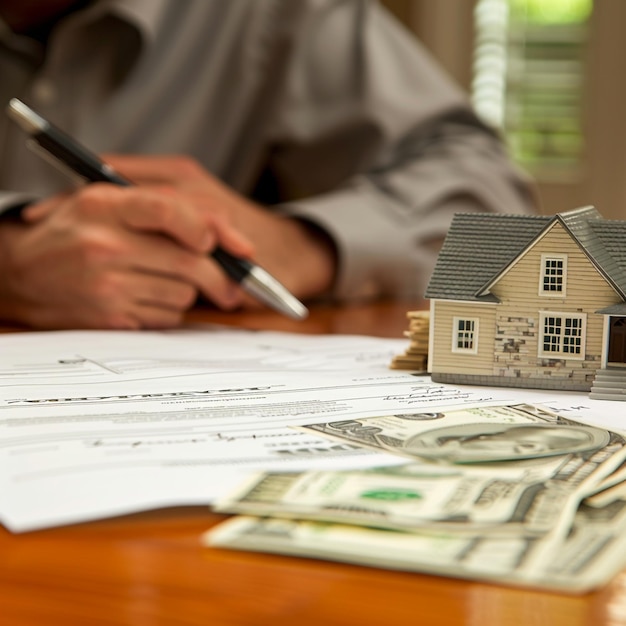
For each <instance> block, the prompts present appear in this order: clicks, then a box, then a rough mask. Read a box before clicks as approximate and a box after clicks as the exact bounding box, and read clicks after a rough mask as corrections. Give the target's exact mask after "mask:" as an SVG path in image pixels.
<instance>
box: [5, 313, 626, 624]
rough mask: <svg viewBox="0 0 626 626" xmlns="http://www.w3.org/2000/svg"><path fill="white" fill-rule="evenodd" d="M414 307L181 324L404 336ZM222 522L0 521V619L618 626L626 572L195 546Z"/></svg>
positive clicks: (191, 511) (192, 515)
mask: <svg viewBox="0 0 626 626" xmlns="http://www.w3.org/2000/svg"><path fill="white" fill-rule="evenodd" d="M417 306H418V305H417V304H415V303H406V302H404V303H402V302H400V303H395V304H386V303H379V304H373V305H357V306H349V307H345V308H341V309H333V308H331V307H325V306H319V307H318V308H316V309H314V310H313V312H312V315H311V317H310V319H309V320H307V321H305V322H290V321H289V320H285V319H283V318H281V317H280V316H277V315H274V314H271V313H246V314H237V315H232V314H228V315H226V314H221V313H216V312H206V311H204V312H203V311H200V312H198V311H196V312H194V313H193V314H192V315H190V317H189V320H190V322H191V323H198V322H207V321H210V322H218V323H229V324H232V325H236V326H240V327H246V328H264V329H275V330H289V331H301V332H306V333H362V334H371V335H378V336H388V337H402V331H403V330H404V329H405V328H406V327H407V320H406V311H407V310H409V309H411V308H416V307H417ZM407 345H408V344H407ZM222 519H224V517H223V516H219V515H215V514H212V513H211V512H209V510H208V509H207V508H206V507H184V508H176V509H167V510H161V511H151V512H146V513H141V514H136V515H129V516H125V517H121V518H116V519H109V520H102V521H98V522H91V523H86V524H79V525H74V526H67V527H62V528H52V529H48V530H42V531H36V532H30V533H26V534H21V535H12V534H10V533H8V532H7V531H5V530H3V529H2V528H0V625H2V626H24V625H29V626H30V625H32V626H47V625H55V626H56V625H58V626H74V625H80V626H105V625H110V624H116V625H120V624H129V625H133V626H161V625H164V626H165V625H167V626H192V625H193V626H196V625H197V626H201V625H202V626H209V625H210V626H230V625H241V624H246V625H254V626H264V625H266V624H267V625H274V626H281V625H289V626H294V625H295V626H308V625H315V626H331V625H342V626H343V625H355V626H356V625H359V626H369V625H371V626H382V625H386V624H398V625H400V624H402V625H403V624H411V625H419V626H431V625H437V626H439V625H441V626H451V625H457V624H466V625H468V626H509V625H516V624H523V625H524V626H535V625H537V626H560V625H563V626H565V625H567V626H581V625H583V624H584V625H588V626H602V625H607V626H608V625H611V626H613V625H616V624H626V576H625V575H620V576H618V577H617V578H616V579H615V580H614V581H613V583H612V584H611V585H609V586H608V587H606V588H604V589H602V590H601V591H598V592H596V593H592V594H587V595H585V596H567V595H561V594H556V593H547V592H541V591H529V590H522V589H515V588H507V587H504V586H498V585H487V584H482V583H473V582H467V581H460V580H453V579H448V578H440V577H435V576H423V575H418V574H410V573H402V572H392V571H384V570H378V569H373V568H366V567H358V566H351V565H343V564H339V563H328V562H322V561H314V560H307V559H299V558H293V557H280V556H273V555H264V554H256V553H254V554H253V553H245V552H236V551H229V550H218V549H209V548H204V547H202V546H201V545H200V541H199V538H200V535H201V533H202V532H203V531H205V530H206V529H208V528H209V527H210V526H212V525H213V524H215V523H217V522H219V521H221V520H222Z"/></svg>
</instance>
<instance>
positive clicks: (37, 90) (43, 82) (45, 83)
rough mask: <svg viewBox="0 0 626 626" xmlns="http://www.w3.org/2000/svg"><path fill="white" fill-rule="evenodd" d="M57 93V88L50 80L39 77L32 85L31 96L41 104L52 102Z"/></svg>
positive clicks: (45, 104)
mask: <svg viewBox="0 0 626 626" xmlns="http://www.w3.org/2000/svg"><path fill="white" fill-rule="evenodd" d="M57 95H58V92H57V89H56V87H55V86H54V85H53V84H52V81H50V80H47V79H40V80H38V81H37V82H36V83H35V84H34V85H33V97H34V99H35V101H36V102H37V104H39V105H41V106H47V105H50V104H53V103H54V102H55V100H56V99H57Z"/></svg>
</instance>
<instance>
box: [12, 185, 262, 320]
mask: <svg viewBox="0 0 626 626" xmlns="http://www.w3.org/2000/svg"><path fill="white" fill-rule="evenodd" d="M218 242H219V245H221V246H222V247H224V248H225V249H226V250H228V251H229V252H231V253H232V254H235V255H238V256H243V257H250V256H251V255H252V254H253V253H254V248H253V246H252V244H251V243H250V242H249V241H248V240H247V239H246V238H245V237H244V236H243V235H241V234H240V233H239V232H238V231H237V230H236V229H235V228H234V227H233V226H232V225H230V224H229V223H228V220H227V219H226V214H225V213H222V214H218V213H217V212H212V211H206V210H199V209H198V206H197V203H196V201H195V200H194V199H193V198H192V197H191V196H190V195H189V194H185V193H184V192H176V191H175V190H172V189H171V188H168V189H155V188H142V187H130V188H126V187H124V188H121V187H115V186H113V185H108V184H93V185H88V186H87V187H84V188H81V189H79V190H78V191H75V192H73V193H69V194H64V195H59V196H55V197H53V198H49V199H47V200H44V201H42V202H40V203H38V204H36V205H33V206H31V207H28V208H27V209H25V210H24V212H23V221H22V222H17V221H12V220H8V219H7V220H5V221H2V220H0V318H2V319H5V320H10V321H15V322H20V323H24V324H27V325H30V326H33V327H39V328H118V329H137V328H162V327H172V326H176V325H177V324H179V323H180V320H181V318H182V315H183V313H184V312H185V311H186V310H187V309H188V308H189V307H190V306H191V305H192V304H193V302H194V301H195V299H196V296H197V295H198V294H199V293H201V294H203V295H204V296H205V297H206V298H208V299H210V300H212V301H213V302H214V303H215V304H216V305H217V306H219V307H221V308H224V309H232V308H234V307H237V306H240V305H241V303H242V302H243V299H244V294H243V293H242V291H241V290H240V289H239V288H238V287H237V286H236V285H235V284H234V283H232V282H231V281H230V280H228V279H227V277H226V276H225V275H224V273H223V272H222V271H221V269H220V268H219V266H218V265H217V264H216V263H215V262H214V261H213V260H212V259H211V258H210V256H209V255H208V252H209V251H210V250H211V249H213V248H214V247H215V245H216V244H217V243H218Z"/></svg>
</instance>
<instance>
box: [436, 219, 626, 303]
mask: <svg viewBox="0 0 626 626" xmlns="http://www.w3.org/2000/svg"><path fill="white" fill-rule="evenodd" d="M556 220H558V221H560V222H561V224H562V225H563V226H564V228H565V229H566V230H567V231H568V232H569V233H570V234H571V235H572V237H573V238H574V240H575V241H576V242H577V243H578V245H579V246H580V247H581V249H582V250H583V252H585V253H586V254H587V255H588V257H589V258H590V259H591V261H592V262H593V263H594V264H595V265H596V267H597V268H598V270H599V271H600V272H601V273H602V274H603V275H604V276H605V277H606V278H607V280H608V281H609V282H610V283H611V284H612V285H613V286H614V287H615V288H616V289H617V291H618V292H621V295H622V297H624V298H625V299H626V222H624V221H618V220H605V219H603V218H602V216H601V215H600V214H599V213H598V212H597V211H596V210H595V209H594V208H593V207H584V208H581V209H576V210H574V211H567V212H564V213H559V214H557V215H554V216H543V215H506V214H504V215H490V214H486V213H459V214H457V215H455V216H454V219H453V220H452V224H451V225H450V229H449V231H448V234H447V236H446V239H445V241H444V244H443V247H442V249H441V252H440V253H439V258H438V259H437V264H436V266H435V269H434V271H433V274H432V276H431V279H430V282H429V284H428V288H427V290H426V294H425V295H426V297H427V298H439V299H444V300H473V301H477V302H495V301H497V299H496V298H495V296H493V295H492V294H487V295H482V296H481V295H479V294H480V293H481V292H484V290H485V288H486V287H487V286H489V285H490V284H491V283H492V282H493V281H494V280H495V279H496V278H497V277H498V276H499V275H500V274H501V273H502V272H503V271H504V270H505V269H506V268H507V267H508V266H509V265H510V264H511V263H512V262H513V261H514V260H515V259H516V258H517V257H518V256H519V255H520V254H521V253H522V252H523V251H524V250H525V249H526V248H527V247H528V246H529V245H530V244H531V243H532V242H533V241H534V240H535V239H536V238H537V237H538V236H539V235H540V234H541V233H542V232H543V231H544V230H545V229H546V228H548V227H549V225H551V224H552V223H553V222H554V221H556Z"/></svg>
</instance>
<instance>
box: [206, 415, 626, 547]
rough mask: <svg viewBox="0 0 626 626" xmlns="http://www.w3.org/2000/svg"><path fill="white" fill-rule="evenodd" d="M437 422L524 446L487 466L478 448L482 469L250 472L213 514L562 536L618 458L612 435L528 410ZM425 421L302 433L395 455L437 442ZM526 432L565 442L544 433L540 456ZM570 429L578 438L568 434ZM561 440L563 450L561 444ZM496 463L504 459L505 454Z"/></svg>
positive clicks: (388, 419) (422, 466)
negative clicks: (371, 442)
mask: <svg viewBox="0 0 626 626" xmlns="http://www.w3.org/2000/svg"><path fill="white" fill-rule="evenodd" d="M419 415H420V416H421V415H422V414H419ZM431 417H432V416H431ZM436 419H439V420H441V422H446V423H447V424H448V425H447V426H441V427H438V428H437V429H435V430H437V431H439V432H441V431H445V432H446V433H449V432H450V431H452V430H456V431H457V432H458V431H459V430H462V428H464V427H466V426H468V424H469V425H475V426H480V427H481V428H482V429H483V431H485V432H489V433H495V432H496V431H495V426H497V427H498V428H499V429H500V430H502V429H503V428H507V429H508V430H509V431H512V432H514V433H516V436H519V437H520V439H519V440H515V441H514V445H519V446H524V447H523V448H522V449H521V452H520V455H519V457H520V458H512V459H511V460H508V461H492V460H489V461H487V460H485V459H486V458H488V459H491V458H493V455H491V453H492V450H491V448H489V447H486V448H482V447H479V448H478V449H479V450H481V451H483V450H486V451H487V453H489V454H490V456H489V457H485V456H484V455H483V456H482V457H481V458H482V459H483V462H478V459H477V458H476V457H475V456H474V457H472V460H473V462H472V463H457V464H453V463H450V462H445V461H442V460H440V459H441V456H440V455H437V456H435V457H434V458H436V459H437V461H438V462H437V463H433V462H430V463H427V462H421V463H419V462H413V463H407V464H404V465H400V466H396V467H391V468H373V469H370V470H353V471H336V472H301V473H268V474H259V475H256V476H253V477H251V478H250V479H249V480H248V481H247V482H246V483H244V484H243V485H241V487H240V488H239V489H238V490H236V491H235V492H233V493H231V494H228V495H227V496H226V497H224V498H222V499H220V500H219V501H218V502H217V503H216V504H215V508H216V509H217V510H218V511H222V512H230V513H245V514H250V515H271V516H280V517H289V518H295V517H298V518H304V519H312V520H324V521H332V522H340V523H349V524H360V525H365V526H376V527H380V528H389V529H403V530H422V529H425V528H428V527H435V528H438V529H442V528H444V527H449V528H450V529H452V528H454V529H455V530H456V531H457V532H474V531H475V530H476V529H479V528H485V527H489V528H490V529H491V532H492V533H496V532H497V533H499V534H511V533H514V534H519V533H521V532H523V533H526V534H531V535H532V534H535V535H540V534H542V533H546V532H548V531H551V530H553V529H555V528H556V529H560V530H562V531H564V530H565V529H567V528H568V527H569V524H570V523H571V520H572V518H573V515H574V513H575V511H576V508H577V507H578V504H579V502H580V500H581V499H582V498H583V497H585V496H586V495H588V494H590V493H592V492H593V491H594V490H595V489H596V486H597V485H598V484H599V483H600V482H601V481H603V479H604V478H605V477H606V476H607V475H611V474H612V473H613V472H614V470H615V469H616V468H618V467H619V466H620V465H621V464H622V463H623V461H624V456H625V455H626V447H625V440H624V438H623V437H622V435H621V434H618V433H613V432H610V431H607V430H604V429H600V428H594V427H589V426H585V425H582V424H579V423H577V422H573V421H572V420H563V418H561V417H560V416H558V415H557V414H555V413H552V412H549V411H545V410H543V409H539V408H537V407H530V406H527V405H519V406H515V407H508V406H507V407H489V408H484V409H479V410H474V409H468V410H459V411H451V412H448V413H445V414H442V417H440V418H436ZM479 420H482V421H479ZM490 420H495V421H490ZM507 420H508V421H507ZM450 422H453V424H450ZM355 423H356V424H357V426H355ZM425 423H431V424H432V419H427V420H426V419H421V417H416V416H414V415H393V416H385V417H381V418H367V419H362V420H351V421H350V426H349V428H346V427H345V424H346V422H345V421H342V422H331V423H329V424H315V425H313V426H312V427H308V428H312V429H314V430H316V431H317V432H319V431H322V430H323V431H324V432H327V431H328V430H331V429H332V430H333V432H334V431H336V430H339V431H340V432H342V433H346V432H348V433H349V435H348V438H347V439H346V440H347V441H350V442H351V443H355V442H356V441H357V439H355V438H354V437H353V436H352V434H353V433H355V432H356V433H358V436H359V437H360V436H362V433H363V431H365V432H367V433H368V434H367V435H366V437H367V438H370V439H375V441H376V442H378V441H381V442H382V445H383V446H385V447H386V448H388V447H389V446H390V441H392V442H394V443H393V445H394V446H396V447H397V448H406V447H410V445H411V444H410V443H409V444H408V446H406V445H405V444H404V442H407V441H408V442H411V441H413V440H415V439H416V438H418V437H421V438H422V439H424V440H429V441H436V440H437V438H438V437H439V436H437V437H435V438H433V437H434V436H431V435H430V434H429V433H431V431H430V430H428V426H425ZM337 424H339V426H337ZM527 425H528V426H529V427H532V429H533V435H532V436H533V437H534V436H535V434H536V433H535V431H537V430H538V432H539V434H541V435H543V434H544V430H543V427H546V428H549V429H550V430H551V431H552V430H554V431H557V432H558V431H559V429H563V432H564V433H565V435H564V437H562V438H558V437H556V435H554V436H552V435H551V440H552V439H555V440H558V442H559V444H558V445H559V448H558V449H559V454H556V452H555V449H556V444H554V445H553V446H552V447H551V448H550V449H548V450H545V452H546V455H542V454H541V453H540V452H541V449H540V448H539V446H535V447H534V448H532V451H531V450H530V448H527V447H525V446H526V443H525V442H527V441H528V437H529V436H530V435H525V434H519V431H520V429H523V428H524V427H525V426H527ZM431 428H432V427H431ZM572 429H573V430H574V431H575V432H576V433H577V434H579V435H581V436H580V439H577V438H576V437H575V436H572V437H570V435H569V434H567V433H569V431H571V430H572ZM374 431H376V432H374ZM445 436H446V437H448V436H449V435H445ZM400 437H403V439H402V440H400ZM525 437H526V438H527V439H525ZM496 440H497V441H498V442H500V441H501V440H500V439H499V438H496ZM563 440H565V441H568V442H570V443H568V444H567V446H563V445H561V442H562V441H563ZM480 442H482V440H481V439H479V443H480ZM488 443H491V441H489V442H488ZM508 444H509V442H508V441H507V442H506V445H508ZM444 445H445V444H444ZM474 452H475V450H474V449H472V453H474ZM496 452H498V451H496ZM505 456H506V458H510V457H511V455H510V454H509V453H507V455H505Z"/></svg>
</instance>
